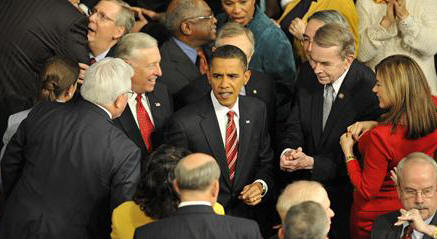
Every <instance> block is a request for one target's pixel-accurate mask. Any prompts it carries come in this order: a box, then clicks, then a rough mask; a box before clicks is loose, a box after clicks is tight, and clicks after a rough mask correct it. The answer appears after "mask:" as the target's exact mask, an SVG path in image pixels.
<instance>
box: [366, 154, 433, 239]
mask: <svg viewBox="0 0 437 239" xmlns="http://www.w3.org/2000/svg"><path fill="white" fill-rule="evenodd" d="M397 168H398V171H397V182H396V183H397V185H396V186H397V190H398V194H399V198H400V199H401V202H402V206H403V209H401V210H400V211H395V212H391V213H387V214H385V215H382V216H380V217H379V218H377V219H376V221H375V222H374V223H373V225H372V233H371V238H372V239H399V238H423V239H432V238H437V216H436V210H437V193H436V189H437V164H436V161H435V160H434V159H433V158H431V157H429V156H428V155H426V154H423V153H411V154H409V155H408V156H407V157H405V158H404V159H402V161H401V162H399V164H398V166H397ZM412 235H413V237H412ZM422 235H423V237H422ZM408 236H409V237H408Z"/></svg>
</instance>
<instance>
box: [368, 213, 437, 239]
mask: <svg viewBox="0 0 437 239" xmlns="http://www.w3.org/2000/svg"><path fill="white" fill-rule="evenodd" d="M400 215H401V214H400V212H399V211H394V212H390V213H387V214H384V215H381V216H380V217H378V218H377V219H376V220H375V222H374V223H373V225H372V231H371V238H372V239H399V238H400V237H401V234H402V225H400V226H394V224H395V222H396V221H397V220H398V219H397V218H398V217H399V216H400ZM430 224H432V225H437V216H435V215H434V218H433V219H432V221H431V223H430ZM423 239H432V237H430V236H427V235H424V236H423Z"/></svg>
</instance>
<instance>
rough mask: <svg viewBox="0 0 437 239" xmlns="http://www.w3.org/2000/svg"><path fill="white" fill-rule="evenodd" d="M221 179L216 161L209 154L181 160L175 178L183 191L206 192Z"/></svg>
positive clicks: (192, 155)
mask: <svg viewBox="0 0 437 239" xmlns="http://www.w3.org/2000/svg"><path fill="white" fill-rule="evenodd" d="M219 177H220V168H219V166H218V165H217V162H216V161H215V159H214V158H213V157H211V156H209V155H207V154H203V153H195V154H190V155H188V156H187V157H185V158H183V159H181V161H180V162H179V163H178V165H177V166H176V169H175V178H176V182H177V185H178V187H179V189H180V190H181V191H183V190H192V191H204V190H206V189H207V188H208V187H209V186H210V185H211V184H212V183H213V182H214V181H215V180H218V179H219Z"/></svg>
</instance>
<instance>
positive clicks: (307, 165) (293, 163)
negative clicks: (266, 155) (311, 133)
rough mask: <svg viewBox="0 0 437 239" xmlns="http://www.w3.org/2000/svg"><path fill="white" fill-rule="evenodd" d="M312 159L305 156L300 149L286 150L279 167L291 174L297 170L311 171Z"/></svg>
mask: <svg viewBox="0 0 437 239" xmlns="http://www.w3.org/2000/svg"><path fill="white" fill-rule="evenodd" d="M313 166H314V158H313V157H310V156H308V155H306V154H305V153H304V152H303V151H302V148H301V147H299V148H297V149H292V150H287V151H285V153H284V154H283V155H282V156H281V158H280V161H279V167H280V169H281V170H283V171H286V172H293V171H296V170H299V169H312V168H313Z"/></svg>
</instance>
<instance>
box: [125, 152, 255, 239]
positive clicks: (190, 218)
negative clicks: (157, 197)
mask: <svg viewBox="0 0 437 239" xmlns="http://www.w3.org/2000/svg"><path fill="white" fill-rule="evenodd" d="M219 178H220V168H219V166H218V165H217V162H216V161H215V160H214V158H213V157H211V156H209V155H206V154H202V153H196V154H191V155H189V156H187V157H186V158H183V159H182V160H181V161H180V162H179V163H178V165H177V166H176V168H175V181H174V188H175V189H176V191H177V192H178V194H179V198H180V199H181V203H180V204H179V208H178V209H177V211H176V213H175V214H174V215H173V216H170V217H168V218H164V219H161V220H158V221H156V222H153V223H150V224H147V225H145V226H142V227H140V228H138V229H136V231H135V235H134V238H135V239H141V238H160V239H166V238H169V239H170V238H171V239H173V238H190V239H196V238H199V239H201V238H202V239H203V238H254V239H258V238H262V237H261V234H260V232H259V229H258V225H257V224H256V223H255V222H254V221H251V220H247V219H242V218H237V217H231V216H220V215H216V214H214V212H213V210H212V207H211V205H214V204H215V203H216V201H217V196H218V194H219V187H220V186H219Z"/></svg>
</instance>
